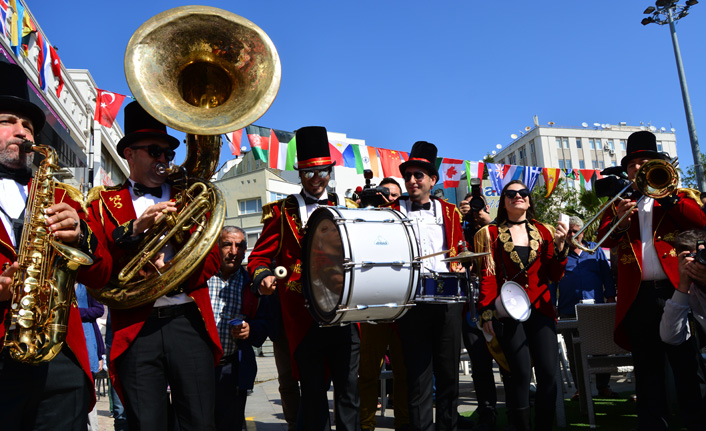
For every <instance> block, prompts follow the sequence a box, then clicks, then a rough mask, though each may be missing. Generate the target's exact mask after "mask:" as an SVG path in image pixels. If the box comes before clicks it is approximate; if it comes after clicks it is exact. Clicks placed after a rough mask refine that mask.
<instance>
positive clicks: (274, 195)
mask: <svg viewBox="0 0 706 431" xmlns="http://www.w3.org/2000/svg"><path fill="white" fill-rule="evenodd" d="M286 197H287V195H285V194H284V193H275V192H270V202H274V201H278V200H280V199H284V198H286Z"/></svg>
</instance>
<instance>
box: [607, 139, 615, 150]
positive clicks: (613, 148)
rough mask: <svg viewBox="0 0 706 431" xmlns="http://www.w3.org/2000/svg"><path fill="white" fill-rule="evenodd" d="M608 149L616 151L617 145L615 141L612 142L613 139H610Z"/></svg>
mask: <svg viewBox="0 0 706 431" xmlns="http://www.w3.org/2000/svg"><path fill="white" fill-rule="evenodd" d="M608 148H609V149H610V150H611V151H615V145H614V144H613V140H612V139H608Z"/></svg>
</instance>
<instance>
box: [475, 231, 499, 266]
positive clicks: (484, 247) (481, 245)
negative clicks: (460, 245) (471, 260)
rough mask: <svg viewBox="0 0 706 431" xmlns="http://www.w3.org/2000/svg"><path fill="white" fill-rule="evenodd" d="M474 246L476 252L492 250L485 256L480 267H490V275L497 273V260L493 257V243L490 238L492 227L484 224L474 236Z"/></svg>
mask: <svg viewBox="0 0 706 431" xmlns="http://www.w3.org/2000/svg"><path fill="white" fill-rule="evenodd" d="M473 247H474V250H475V251H476V253H485V252H490V254H489V255H487V256H483V257H482V258H481V262H480V263H479V264H478V266H479V267H485V268H488V274H489V275H495V260H494V259H493V244H492V241H491V238H490V227H489V226H483V227H482V228H480V230H479V231H478V232H476V234H475V236H474V237H473Z"/></svg>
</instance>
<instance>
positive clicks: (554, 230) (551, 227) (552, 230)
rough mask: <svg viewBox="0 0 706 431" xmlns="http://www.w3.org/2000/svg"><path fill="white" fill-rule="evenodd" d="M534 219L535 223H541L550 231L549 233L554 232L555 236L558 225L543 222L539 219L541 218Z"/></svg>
mask: <svg viewBox="0 0 706 431" xmlns="http://www.w3.org/2000/svg"><path fill="white" fill-rule="evenodd" d="M532 221H533V222H534V224H541V225H542V226H544V228H545V229H547V230H548V231H549V233H551V234H552V238H554V234H555V233H556V227H555V226H552V225H549V224H546V223H544V222H541V221H539V220H532Z"/></svg>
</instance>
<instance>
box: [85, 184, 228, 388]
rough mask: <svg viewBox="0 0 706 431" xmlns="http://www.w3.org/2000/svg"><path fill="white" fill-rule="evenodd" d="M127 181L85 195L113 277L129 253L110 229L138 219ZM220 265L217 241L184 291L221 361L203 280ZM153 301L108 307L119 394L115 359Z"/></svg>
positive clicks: (113, 376) (134, 334) (112, 361)
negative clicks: (116, 239)
mask: <svg viewBox="0 0 706 431" xmlns="http://www.w3.org/2000/svg"><path fill="white" fill-rule="evenodd" d="M128 184H129V182H127V181H126V182H125V183H124V184H123V185H122V186H115V187H97V188H95V189H93V190H91V192H90V194H89V198H88V218H89V220H90V221H91V222H92V223H95V224H96V225H97V226H98V228H97V229H96V232H95V234H96V236H97V237H98V240H99V241H102V242H103V243H104V244H106V247H107V248H108V251H109V252H110V254H111V255H112V256H113V260H114V262H115V263H114V265H113V271H112V275H114V276H116V277H117V274H118V273H119V272H120V270H121V269H122V267H123V266H124V265H125V263H126V260H129V256H128V250H124V249H122V248H121V247H119V246H118V245H117V244H116V243H115V240H114V238H113V231H114V230H115V229H116V228H118V227H120V226H123V225H126V224H127V223H129V222H130V221H131V220H135V219H137V215H136V213H135V208H134V207H133V205H132V197H131V196H130V190H129V187H128ZM173 196H174V189H173V188H172V197H173ZM121 262H122V264H121ZM219 269H220V255H219V252H218V246H217V245H216V246H214V247H213V249H212V250H211V252H210V253H209V255H208V256H207V257H206V259H205V260H204V262H203V263H202V264H201V267H200V268H199V269H197V270H196V271H194V273H193V275H192V276H191V278H190V279H189V281H188V286H187V288H186V293H187V294H188V295H189V296H190V297H191V298H193V300H194V302H195V303H196V305H197V306H198V309H199V311H200V312H201V317H202V318H203V321H204V325H205V327H206V330H207V331H208V335H209V338H210V341H211V347H212V350H213V361H214V364H218V362H219V361H220V358H221V356H222V355H223V350H222V349H221V342H220V340H219V338H218V330H217V329H216V323H215V321H214V318H213V310H212V308H211V299H210V296H209V294H208V285H207V284H206V282H207V281H208V279H209V278H211V277H212V276H213V275H215V274H216V273H217V272H218V270H219ZM99 287H103V286H99ZM153 304H154V302H150V303H148V304H145V305H142V306H140V307H135V308H131V309H126V310H118V309H114V308H111V309H110V314H111V316H110V318H111V324H112V329H113V334H114V338H113V344H112V346H111V349H110V362H109V364H110V366H109V367H110V377H111V380H112V381H113V383H114V385H115V388H116V390H117V391H118V393H119V394H120V393H122V387H121V386H120V382H119V381H118V379H117V378H116V374H115V366H114V364H115V359H116V358H118V357H119V356H120V355H121V354H123V352H125V351H126V350H127V348H128V347H129V346H130V344H131V343H132V341H133V340H134V339H135V337H137V334H138V333H139V332H140V329H141V328H142V325H143V324H144V323H145V321H146V320H147V318H148V317H149V315H150V312H151V311H152V306H153Z"/></svg>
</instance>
